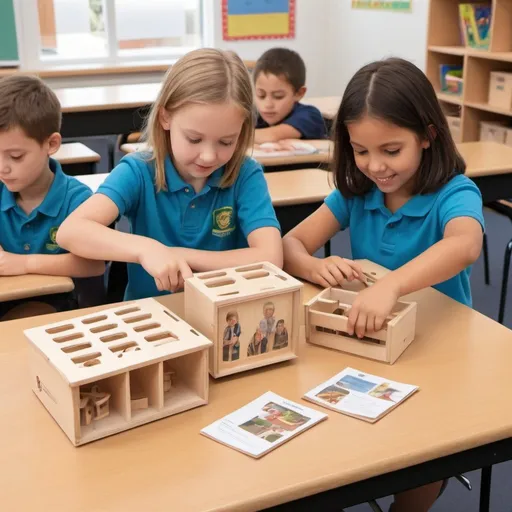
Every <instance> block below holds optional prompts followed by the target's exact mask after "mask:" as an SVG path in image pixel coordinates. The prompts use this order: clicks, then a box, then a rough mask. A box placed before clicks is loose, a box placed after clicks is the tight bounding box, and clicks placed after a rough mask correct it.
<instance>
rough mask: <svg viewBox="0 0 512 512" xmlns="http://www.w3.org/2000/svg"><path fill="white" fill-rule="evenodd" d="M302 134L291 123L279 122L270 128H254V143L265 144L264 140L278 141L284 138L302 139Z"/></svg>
mask: <svg viewBox="0 0 512 512" xmlns="http://www.w3.org/2000/svg"><path fill="white" fill-rule="evenodd" d="M300 138H302V134H301V133H300V132H299V130H297V129H296V128H294V127H293V126H290V125H289V124H278V125H277V126H270V127H268V128H258V129H257V130H254V143H255V144H263V143H264V142H277V141H278V140H283V139H300Z"/></svg>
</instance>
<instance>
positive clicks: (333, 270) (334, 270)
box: [327, 263, 345, 285]
mask: <svg viewBox="0 0 512 512" xmlns="http://www.w3.org/2000/svg"><path fill="white" fill-rule="evenodd" d="M327 270H328V271H329V272H330V274H331V275H332V277H334V279H336V283H337V284H339V285H343V283H344V282H345V276H344V275H343V274H342V272H341V270H340V269H339V268H338V267H337V266H336V265H335V264H334V263H331V264H329V265H327Z"/></svg>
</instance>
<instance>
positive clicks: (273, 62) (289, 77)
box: [253, 48, 306, 92]
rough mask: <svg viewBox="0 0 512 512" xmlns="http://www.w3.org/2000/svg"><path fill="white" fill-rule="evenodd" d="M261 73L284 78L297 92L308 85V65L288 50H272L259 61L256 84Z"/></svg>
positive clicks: (255, 73)
mask: <svg viewBox="0 0 512 512" xmlns="http://www.w3.org/2000/svg"><path fill="white" fill-rule="evenodd" d="M260 73H265V74H271V75H275V76H284V78H285V79H286V81H287V82H288V83H289V84H290V85H291V86H292V87H293V89H294V90H295V92H297V91H298V90H299V89H300V88H301V87H304V85H306V65H305V64H304V61H303V60H302V58H301V56H300V55H299V54H298V53H297V52H294V51H293V50H289V49H288V48H271V49H270V50H267V51H266V52H265V53H264V54H263V55H262V56H261V57H260V58H259V59H258V60H257V61H256V66H255V67H254V71H253V80H254V82H256V80H257V79H258V76H259V74H260Z"/></svg>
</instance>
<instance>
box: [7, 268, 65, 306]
mask: <svg viewBox="0 0 512 512" xmlns="http://www.w3.org/2000/svg"><path fill="white" fill-rule="evenodd" d="M74 288H75V285H74V284H73V281H72V279H70V278H69V277H60V276H41V275H35V274H26V275H24V276H2V277H0V302H6V301H8V300H17V299H26V298H30V297H39V296H41V295H53V294H55V293H66V292H70V291H72V290H73V289H74Z"/></svg>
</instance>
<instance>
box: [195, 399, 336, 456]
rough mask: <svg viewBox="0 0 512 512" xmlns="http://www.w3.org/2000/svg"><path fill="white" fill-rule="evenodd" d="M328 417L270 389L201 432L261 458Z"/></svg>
mask: <svg viewBox="0 0 512 512" xmlns="http://www.w3.org/2000/svg"><path fill="white" fill-rule="evenodd" d="M326 418H327V414H324V413H322V412H318V411H315V410H313V409H310V408H309V407H304V406H302V405H299V404H297V403H295V402H290V401H289V400H286V399H285V398H282V397H281V396H279V395H276V394H275V393H272V392H271V391H268V392H267V393H265V394H263V395H261V396H260V397H259V398H256V400H253V401H252V402H250V403H249V404H247V405H244V406H243V407H242V408H241V409H238V410H236V411H234V412H232V413H231V414H228V415H227V416H224V418H221V419H220V420H217V421H215V422H214V423H212V424H211V425H208V426H207V427H205V428H203V429H202V430H201V434H203V435H205V436H207V437H209V438H211V439H213V440H214V441H218V442H219V443H222V444H225V445H226V446H229V447H231V448H234V449H235V450H238V451H240V452H242V453H245V454H247V455H250V456H251V457H255V458H259V457H262V456H263V455H265V454H267V453H268V452H270V451H271V450H273V449H275V448H277V447H278V446H280V445H281V444H283V443H285V442H286V441H288V440H289V439H291V438H292V437H294V436H296V435H298V434H300V433H301V432H303V431H304V430H306V429H308V428H310V427H312V426H313V425H316V424H317V423H318V422H320V421H322V420H325V419H326Z"/></svg>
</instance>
